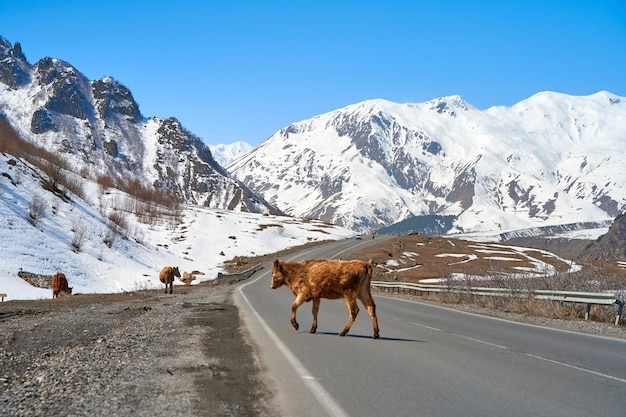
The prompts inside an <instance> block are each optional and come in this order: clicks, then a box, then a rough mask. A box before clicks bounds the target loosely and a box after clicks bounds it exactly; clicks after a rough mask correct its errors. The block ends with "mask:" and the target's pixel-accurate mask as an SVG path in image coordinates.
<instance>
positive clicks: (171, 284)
mask: <svg viewBox="0 0 626 417" xmlns="http://www.w3.org/2000/svg"><path fill="white" fill-rule="evenodd" d="M172 292H174V280H173V279H172V281H171V282H170V294H171V293H172Z"/></svg>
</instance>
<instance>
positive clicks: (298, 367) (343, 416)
mask: <svg viewBox="0 0 626 417" xmlns="http://www.w3.org/2000/svg"><path fill="white" fill-rule="evenodd" d="M260 278H261V276H259V278H257V279H255V280H254V281H251V282H249V283H247V284H244V285H242V286H241V287H239V288H238V289H237V291H239V295H240V296H241V298H242V299H243V300H244V301H245V302H246V304H248V307H249V308H250V311H251V312H252V314H254V316H255V317H256V319H257V320H258V321H259V324H260V325H261V327H263V329H264V330H265V332H266V333H267V334H268V336H269V337H270V338H271V339H272V341H273V342H274V344H275V345H276V347H277V348H278V350H280V352H281V353H282V354H283V356H284V357H285V359H287V362H289V364H290V365H291V366H292V367H293V369H294V370H295V371H296V373H297V374H298V376H299V377H300V378H301V379H302V381H303V382H304V384H305V385H306V386H307V388H308V389H309V390H310V391H311V393H312V394H313V396H314V397H315V398H316V399H317V400H318V401H319V403H320V404H321V405H322V407H324V409H325V410H326V412H328V415H329V416H331V417H350V415H349V414H348V413H346V411H345V410H344V409H343V408H342V407H341V405H339V403H338V402H337V401H336V400H335V399H334V398H333V397H332V396H331V395H330V394H329V393H328V391H326V389H324V387H323V386H322V385H321V384H320V383H319V382H318V380H317V378H315V377H314V376H313V375H312V374H311V373H310V372H309V370H308V369H306V368H305V367H304V365H303V364H302V362H300V360H299V359H298V358H297V357H296V355H294V354H293V352H291V350H289V348H288V347H287V345H285V344H284V343H283V341H282V340H280V338H279V337H278V336H277V335H276V333H274V331H273V330H272V329H271V328H270V326H269V325H268V324H267V323H266V322H265V320H263V318H262V317H261V315H260V314H259V313H258V312H257V311H256V310H255V309H254V307H252V304H251V303H250V301H248V298H247V297H246V296H245V294H244V293H243V291H242V289H243V288H244V287H245V286H247V285H249V284H252V283H253V282H256V281H257V280H258V279H260Z"/></svg>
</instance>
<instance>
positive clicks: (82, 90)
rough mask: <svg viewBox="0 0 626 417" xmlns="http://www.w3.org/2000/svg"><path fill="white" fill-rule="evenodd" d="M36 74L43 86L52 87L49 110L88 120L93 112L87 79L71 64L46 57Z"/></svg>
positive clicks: (38, 65)
mask: <svg viewBox="0 0 626 417" xmlns="http://www.w3.org/2000/svg"><path fill="white" fill-rule="evenodd" d="M35 72H36V73H37V77H38V79H39V84H40V85H42V86H51V87H52V91H51V94H50V98H49V99H48V102H47V103H46V105H45V107H46V108H47V109H48V110H51V111H54V112H57V113H61V114H66V115H69V116H73V117H76V118H79V119H87V118H88V116H90V115H91V113H92V112H93V110H92V108H91V105H90V102H89V99H88V97H87V94H86V90H87V88H88V86H89V81H88V80H87V78H86V77H85V76H84V75H83V74H81V73H80V72H79V71H78V70H76V69H75V68H74V67H73V66H71V65H70V64H68V63H66V62H63V61H61V60H58V59H52V58H50V57H45V58H43V59H41V60H40V61H39V62H37V64H35Z"/></svg>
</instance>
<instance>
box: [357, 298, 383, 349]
mask: <svg viewBox="0 0 626 417" xmlns="http://www.w3.org/2000/svg"><path fill="white" fill-rule="evenodd" d="M359 300H361V302H362V303H363V305H364V306H365V308H367V312H368V313H369V315H370V317H371V318H372V327H373V328H374V339H378V332H379V331H378V318H376V303H374V299H373V298H372V295H371V294H359Z"/></svg>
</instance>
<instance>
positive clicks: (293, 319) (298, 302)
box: [291, 296, 306, 330]
mask: <svg viewBox="0 0 626 417" xmlns="http://www.w3.org/2000/svg"><path fill="white" fill-rule="evenodd" d="M305 301H306V300H305V299H304V297H300V296H298V297H296V299H295V301H294V302H293V304H291V325H292V326H293V328H294V329H296V330H298V329H299V328H300V325H299V324H298V322H297V321H296V310H297V309H298V307H300V306H301V305H302V304H303V303H304V302H305Z"/></svg>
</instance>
